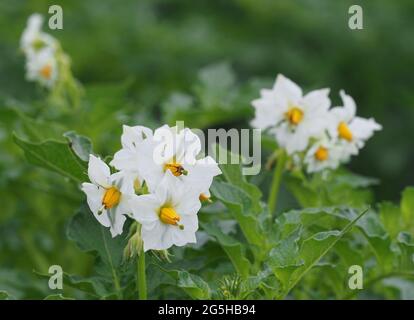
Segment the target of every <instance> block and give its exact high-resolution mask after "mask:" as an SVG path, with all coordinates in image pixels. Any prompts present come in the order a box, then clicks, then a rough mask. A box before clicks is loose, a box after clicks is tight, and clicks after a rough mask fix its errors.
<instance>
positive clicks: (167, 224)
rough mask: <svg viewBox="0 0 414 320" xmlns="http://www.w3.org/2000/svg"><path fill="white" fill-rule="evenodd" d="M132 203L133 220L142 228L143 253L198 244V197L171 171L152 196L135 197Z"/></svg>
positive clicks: (193, 190)
mask: <svg viewBox="0 0 414 320" xmlns="http://www.w3.org/2000/svg"><path fill="white" fill-rule="evenodd" d="M129 203H130V207H131V209H132V213H133V215H132V216H133V218H134V219H135V220H137V221H138V222H139V223H140V224H141V226H142V227H141V236H142V240H143V242H144V251H147V250H165V249H168V248H170V247H171V246H173V245H176V246H183V245H185V244H187V243H195V242H196V236H195V233H196V231H197V229H198V218H197V212H198V211H199V210H200V207H201V203H200V201H199V194H198V192H197V191H196V190H195V189H194V188H192V185H191V184H183V183H180V181H179V180H177V179H176V177H175V176H174V175H173V173H172V172H171V171H167V172H166V174H165V175H164V176H163V178H162V181H161V182H160V183H159V184H158V186H157V187H156V188H155V190H154V191H153V192H152V193H150V194H145V195H140V196H137V195H134V196H133V197H132V198H131V200H130V202H129Z"/></svg>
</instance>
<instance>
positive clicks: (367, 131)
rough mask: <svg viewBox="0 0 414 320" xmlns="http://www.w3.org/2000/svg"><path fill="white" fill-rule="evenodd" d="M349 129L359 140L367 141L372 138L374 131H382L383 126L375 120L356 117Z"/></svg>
mask: <svg viewBox="0 0 414 320" xmlns="http://www.w3.org/2000/svg"><path fill="white" fill-rule="evenodd" d="M349 129H350V130H351V132H352V133H353V134H354V136H355V137H356V138H357V139H362V140H367V139H369V138H371V137H372V135H373V134H374V131H378V130H381V129H382V126H381V125H380V124H378V123H377V122H375V120H374V119H372V118H371V119H364V118H360V117H355V118H354V119H353V120H352V122H351V123H350V124H349Z"/></svg>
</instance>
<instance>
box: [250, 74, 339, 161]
mask: <svg viewBox="0 0 414 320" xmlns="http://www.w3.org/2000/svg"><path fill="white" fill-rule="evenodd" d="M330 104H331V101H330V99H329V89H320V90H315V91H311V92H309V93H307V94H306V95H303V93H302V90H301V88H300V87H299V86H298V85H297V84H295V83H294V82H293V81H291V80H289V79H288V78H286V77H284V76H283V75H281V74H279V75H278V76H277V78H276V82H275V84H274V86H273V88H272V89H270V90H269V89H263V90H262V91H261V97H260V98H259V99H256V100H254V101H253V102H252V105H253V107H254V108H255V118H254V119H253V121H252V123H251V124H252V126H253V127H255V128H260V129H270V132H271V133H273V134H275V136H276V140H277V142H278V144H279V146H280V147H282V148H285V149H286V151H287V152H288V154H293V153H294V152H297V151H304V150H305V149H306V148H307V147H308V143H309V139H310V138H312V137H318V136H320V135H321V134H322V133H323V132H324V131H325V130H326V129H327V127H328V122H327V118H328V116H329V115H328V109H329V107H330Z"/></svg>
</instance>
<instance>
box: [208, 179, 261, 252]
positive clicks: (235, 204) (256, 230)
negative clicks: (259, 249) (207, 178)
mask: <svg viewBox="0 0 414 320" xmlns="http://www.w3.org/2000/svg"><path fill="white" fill-rule="evenodd" d="M211 193H212V194H213V195H214V197H216V198H217V199H218V200H220V201H221V202H223V204H224V205H225V206H226V207H227V208H228V209H229V211H230V213H231V214H232V215H233V216H234V218H235V219H236V220H237V222H238V223H239V226H240V228H241V229H242V231H243V234H244V236H245V237H246V239H247V241H248V242H249V243H252V244H255V245H257V246H261V245H262V244H263V243H264V238H263V233H261V231H260V226H259V220H258V217H257V216H255V215H252V214H251V209H252V202H251V198H250V197H249V195H248V194H247V193H246V192H244V191H243V190H241V189H240V188H238V187H236V186H234V185H231V184H229V183H225V182H219V181H214V183H213V185H212V187H211Z"/></svg>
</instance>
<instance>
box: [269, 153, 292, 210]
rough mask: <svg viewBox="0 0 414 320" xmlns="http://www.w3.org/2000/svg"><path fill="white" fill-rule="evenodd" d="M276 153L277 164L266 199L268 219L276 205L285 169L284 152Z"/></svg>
mask: <svg viewBox="0 0 414 320" xmlns="http://www.w3.org/2000/svg"><path fill="white" fill-rule="evenodd" d="M276 152H277V164H276V167H275V170H274V172H273V180H272V187H271V189H270V194H269V199H268V208H269V215H270V218H272V216H273V211H274V210H275V208H276V205H277V198H278V195H279V189H280V183H281V182H282V174H283V169H284V168H285V163H286V159H287V155H286V152H285V150H283V149H280V150H279V151H276Z"/></svg>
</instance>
